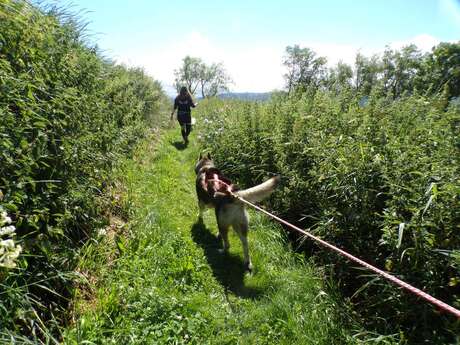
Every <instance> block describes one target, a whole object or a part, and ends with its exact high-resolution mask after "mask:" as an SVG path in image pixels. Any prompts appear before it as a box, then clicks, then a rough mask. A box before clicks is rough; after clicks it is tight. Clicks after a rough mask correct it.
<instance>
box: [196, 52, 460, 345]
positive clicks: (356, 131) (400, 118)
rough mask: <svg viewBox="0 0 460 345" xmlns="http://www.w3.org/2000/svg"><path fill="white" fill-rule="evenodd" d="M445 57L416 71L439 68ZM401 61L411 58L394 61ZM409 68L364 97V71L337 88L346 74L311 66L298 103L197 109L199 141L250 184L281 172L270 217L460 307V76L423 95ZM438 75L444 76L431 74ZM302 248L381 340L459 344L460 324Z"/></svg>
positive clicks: (277, 99)
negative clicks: (458, 83)
mask: <svg viewBox="0 0 460 345" xmlns="http://www.w3.org/2000/svg"><path fill="white" fill-rule="evenodd" d="M449 47H450V49H451V52H452V55H451V56H448V57H445V59H444V60H445V61H447V62H448V63H451V62H452V61H456V60H455V59H458V57H459V56H458V53H457V51H458V45H457V46H456V45H449ZM445 48H446V44H441V45H440V46H438V47H436V48H435V49H434V50H433V53H432V55H426V56H423V57H422V56H420V60H419V61H418V62H420V64H423V63H425V62H427V61H428V62H429V61H435V60H436V55H437V54H438V52H439V51H444V49H445ZM401 55H404V50H403V52H395V53H394V56H401ZM375 59H377V57H375ZM361 60H362V59H361ZM364 60H366V59H364ZM377 60H378V59H377ZM366 61H370V60H366ZM436 61H438V60H436ZM313 65H314V64H313ZM390 65H391V64H388V66H390ZM311 66H312V65H311ZM391 66H392V65H391ZM407 66H408V67H407V68H402V67H401V69H400V70H399V71H400V73H399V72H398V73H399V74H393V77H392V78H393V79H392V82H391V84H392V85H399V86H395V87H389V88H386V87H385V85H386V84H388V83H382V78H381V76H382V75H390V74H391V73H392V72H394V69H392V68H390V67H386V68H383V69H380V70H379V73H380V74H377V73H376V74H373V75H374V77H375V81H374V82H371V84H369V85H368V86H370V87H368V88H366V89H363V87H364V86H363V85H364V84H363V83H359V84H354V83H353V82H352V80H356V78H357V76H356V75H355V74H354V73H358V74H359V73H361V74H359V75H360V77H359V78H364V77H363V74H362V70H363V69H362V68H361V67H362V64H361V65H360V64H357V66H355V68H354V69H351V68H350V72H351V73H352V74H351V75H349V77H348V78H337V79H336V82H334V83H331V84H329V85H328V84H327V83H325V81H327V80H328V78H329V79H330V77H331V75H336V76H337V75H339V74H340V73H338V70H333V71H332V72H334V73H331V74H322V73H323V72H324V71H323V72H318V73H320V74H315V73H316V72H315V71H318V70H320V69H318V68H316V67H315V68H312V69H308V71H310V72H311V73H312V74H311V75H309V78H306V76H307V74H305V73H304V74H302V75H303V76H304V77H305V78H304V79H297V81H294V82H293V83H292V84H289V85H292V89H291V93H290V96H288V95H287V94H283V93H279V94H277V95H274V96H273V98H272V100H271V101H270V102H268V103H263V104H261V103H249V102H236V101H234V102H230V101H227V102H223V101H218V100H211V101H208V102H207V103H206V102H204V103H201V109H200V114H201V117H202V121H203V122H204V123H205V124H206V126H205V127H204V128H203V131H202V133H201V137H202V139H203V142H204V144H205V145H206V146H207V148H208V149H209V150H210V151H212V152H213V154H214V157H215V159H216V160H217V163H218V165H219V166H221V167H222V168H223V170H224V171H226V172H227V173H229V174H231V177H232V178H234V179H235V180H238V181H240V182H241V183H242V184H243V185H251V184H253V183H256V182H259V181H261V180H262V179H263V178H264V177H265V176H267V175H272V174H281V176H282V177H283V178H284V185H283V186H282V187H281V190H280V191H279V192H277V193H276V194H275V195H274V198H273V202H272V205H271V207H272V208H273V209H274V210H276V211H277V212H278V213H280V214H281V215H283V216H284V217H287V218H288V219H290V220H292V221H294V222H297V223H298V224H300V225H301V226H303V227H305V228H309V230H310V231H311V232H312V233H314V234H316V235H319V236H320V237H322V238H324V239H326V240H328V241H330V242H332V243H334V244H336V245H337V246H339V247H342V248H344V249H346V250H347V251H350V252H351V253H353V254H355V255H357V256H359V257H361V258H363V259H364V260H366V261H368V262H370V263H373V264H375V265H377V266H378V267H381V268H385V269H386V270H388V271H390V272H392V273H393V274H396V275H398V276H399V277H400V278H402V279H404V280H406V281H407V282H409V283H411V284H414V285H415V286H417V287H419V288H422V289H424V290H426V291H427V292H429V293H430V294H432V295H434V296H436V297H438V298H440V299H441V300H444V301H446V302H447V303H450V304H452V305H454V306H456V307H457V308H458V307H460V293H459V283H460V251H459V250H458V248H460V235H459V224H460V206H459V205H460V204H459V199H458V198H459V193H460V181H459V176H460V171H459V167H460V165H459V161H458V157H459V149H460V142H459V138H460V109H459V107H458V105H457V101H456V99H455V98H454V97H453V96H456V95H457V94H456V93H455V92H456V91H455V90H456V89H455V87H451V85H450V84H449V83H450V80H452V79H455V76H456V74H455V73H456V72H455V71H456V69H458V68H459V67H458V64H455V65H454V66H451V67H450V68H447V67H446V66H441V65H440V66H438V67H439V68H434V67H433V68H431V67H430V69H429V72H430V73H433V74H431V75H432V77H431V79H430V77H429V74H425V77H424V78H427V79H426V83H427V85H428V83H429V82H430V83H431V84H432V85H436V86H435V87H427V88H426V90H425V91H423V93H421V92H419V91H417V88H415V87H412V86H407V87H406V86H404V85H405V84H403V82H407V78H406V75H407V73H409V72H410V71H412V69H411V68H412V67H411V66H412V65H407ZM296 68H300V67H299V66H297V67H296ZM364 70H368V69H366V68H364ZM396 70H398V69H396ZM442 70H445V71H448V72H446V73H444V74H443V73H438V72H435V71H442ZM359 71H361V72H359ZM304 72H305V71H304ZM450 73H453V74H452V75H450ZM294 74H295V73H294ZM298 75H300V73H299V74H298ZM415 75H416V74H414V76H415ZM325 76H327V78H325ZM367 76H370V74H369V73H368V74H367ZM418 76H420V77H421V74H418ZM359 78H358V79H359ZM414 78H415V77H414ZM436 78H438V79H436ZM364 79H366V80H367V77H366V78H364ZM371 79H372V78H371ZM340 80H342V81H343V83H341V82H340ZM360 80H361V79H360ZM387 80H390V79H387ZM443 80H444V82H443ZM388 85H389V84H388ZM410 85H412V84H410ZM435 89H436V90H439V92H434V91H433V90H435ZM395 90H399V91H397V92H396V91H395ZM304 250H305V251H306V253H307V255H311V254H314V255H315V256H316V257H317V258H318V259H320V262H321V263H323V264H324V265H326V267H329V271H330V273H331V274H332V275H333V277H334V278H335V279H337V281H339V282H340V284H341V286H342V288H343V291H344V292H345V293H346V295H348V296H349V297H350V299H351V301H352V302H353V303H354V304H355V305H356V307H357V309H358V310H359V311H360V313H361V315H362V317H363V318H365V319H366V320H369V322H372V325H373V327H375V329H376V330H377V331H378V332H380V333H381V334H394V333H399V338H400V342H401V343H405V342H406V341H407V342H409V343H417V344H419V343H422V342H427V343H437V344H445V343H449V342H453V341H454V340H455V339H456V337H457V335H458V332H459V328H458V327H459V324H458V321H457V320H455V318H454V317H452V316H450V315H446V314H443V313H441V312H439V311H437V310H434V309H433V307H432V306H430V305H427V304H426V303H424V302H421V301H419V300H417V298H415V297H413V296H411V295H410V294H407V293H405V292H403V291H401V290H399V289H397V288H395V287H394V286H392V285H391V284H389V283H387V282H386V281H383V280H382V279H380V278H378V277H377V276H374V275H372V274H370V273H369V272H366V271H364V270H362V269H358V268H353V267H352V266H353V265H350V263H349V262H345V261H344V260H343V259H341V258H340V257H337V256H336V255H334V254H331V253H330V252H324V251H323V250H317V248H316V247H315V246H314V245H313V244H310V243H305V245H304ZM457 340H458V339H457Z"/></svg>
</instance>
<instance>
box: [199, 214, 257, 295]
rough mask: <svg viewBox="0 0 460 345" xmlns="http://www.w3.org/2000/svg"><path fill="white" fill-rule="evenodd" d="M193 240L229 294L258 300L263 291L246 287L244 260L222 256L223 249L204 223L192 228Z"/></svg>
mask: <svg viewBox="0 0 460 345" xmlns="http://www.w3.org/2000/svg"><path fill="white" fill-rule="evenodd" d="M192 238H193V240H194V241H195V242H196V244H198V245H199V246H200V247H201V248H203V250H204V253H205V255H206V258H207V260H208V263H209V266H211V269H212V273H213V274H214V277H216V279H217V280H218V281H219V283H220V284H222V286H223V287H224V288H225V290H226V291H227V292H231V293H233V294H234V295H236V296H238V297H241V298H250V299H257V298H259V297H261V295H262V292H263V291H262V289H258V288H254V287H249V286H245V285H244V276H245V273H246V272H245V270H244V265H243V260H242V259H241V258H240V257H239V256H237V255H231V254H221V253H219V248H221V247H222V245H221V243H220V241H218V240H217V238H216V236H214V235H213V234H211V232H210V231H209V229H207V228H206V226H205V225H204V223H203V221H197V222H196V223H195V224H193V226H192Z"/></svg>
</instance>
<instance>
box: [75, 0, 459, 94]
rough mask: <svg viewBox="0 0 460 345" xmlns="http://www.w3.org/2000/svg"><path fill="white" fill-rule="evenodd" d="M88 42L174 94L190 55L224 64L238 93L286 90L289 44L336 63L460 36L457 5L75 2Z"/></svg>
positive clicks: (452, 1)
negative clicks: (284, 61)
mask: <svg viewBox="0 0 460 345" xmlns="http://www.w3.org/2000/svg"><path fill="white" fill-rule="evenodd" d="M72 4H73V9H74V10H79V9H84V10H86V11H87V12H86V13H84V14H82V17H83V18H84V19H86V20H88V21H89V22H90V23H89V26H88V29H89V31H90V33H91V37H92V40H93V41H94V42H97V43H98V45H99V46H100V47H101V48H102V49H103V50H104V51H105V52H106V55H108V56H110V57H112V58H114V59H116V60H117V61H118V62H122V63H126V64H128V65H134V66H142V67H144V68H145V70H146V71H147V73H149V74H150V75H152V76H153V77H154V78H156V79H158V80H160V81H161V82H162V84H163V85H164V86H165V87H166V88H169V87H170V85H171V84H172V83H173V80H174V74H173V71H174V69H177V68H178V67H179V66H180V64H181V60H182V58H183V57H184V56H185V55H187V54H188V55H191V56H196V57H201V58H202V59H203V60H204V61H206V62H208V63H211V62H222V63H223V64H224V66H225V67H226V69H227V71H228V73H229V74H230V76H231V77H232V79H233V81H234V84H233V85H231V88H232V90H234V91H270V90H273V89H275V88H282V87H283V77H282V76H283V73H284V70H283V66H282V58H283V55H284V50H285V48H286V46H288V45H293V44H299V45H300V46H302V47H310V48H312V49H313V50H315V51H316V52H317V54H318V55H321V56H326V57H327V58H328V60H329V63H330V64H331V65H332V64H334V63H336V62H338V61H339V60H342V61H344V62H348V63H352V62H353V60H354V56H355V54H356V52H357V51H360V52H362V53H363V54H365V55H371V54H374V53H379V52H381V51H383V49H384V48H385V46H386V45H389V46H391V47H393V48H400V47H402V46H403V45H406V44H409V43H416V44H417V45H418V46H419V47H420V48H421V49H423V50H429V49H430V48H431V47H432V46H433V45H435V44H437V43H438V42H440V41H458V40H460V0H398V1H397V0H367V1H364V0H348V1H346V0H341V1H340V0H320V1H308V0H303V1H302V0H284V1H250V0H246V1H244V0H233V1H219V0H214V1H208V0H206V1H198V0H195V1H191V0H189V1H174V0H170V1H167V0H161V1H148V0H130V1H128V0H125V1H121V0H111V1H109V0H74V1H72Z"/></svg>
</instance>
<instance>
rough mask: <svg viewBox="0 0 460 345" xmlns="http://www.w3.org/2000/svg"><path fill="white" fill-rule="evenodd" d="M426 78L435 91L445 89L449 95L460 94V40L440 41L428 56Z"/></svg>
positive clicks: (455, 95) (457, 95)
mask: <svg viewBox="0 0 460 345" xmlns="http://www.w3.org/2000/svg"><path fill="white" fill-rule="evenodd" d="M425 79H426V81H427V82H428V83H430V84H431V88H432V91H433V92H440V91H443V90H444V92H446V93H447V97H448V98H449V99H450V98H452V97H459V96H460V42H457V43H447V42H443V43H440V44H439V45H438V46H436V47H435V48H433V52H432V54H430V55H429V56H428V58H427V68H426V76H425Z"/></svg>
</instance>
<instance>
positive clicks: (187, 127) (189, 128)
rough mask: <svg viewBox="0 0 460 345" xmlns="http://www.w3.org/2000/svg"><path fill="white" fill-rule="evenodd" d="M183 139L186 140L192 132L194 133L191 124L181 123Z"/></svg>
mask: <svg viewBox="0 0 460 345" xmlns="http://www.w3.org/2000/svg"><path fill="white" fill-rule="evenodd" d="M180 128H181V133H182V138H184V139H186V138H187V137H188V135H189V134H190V132H191V131H192V124H191V123H180Z"/></svg>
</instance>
